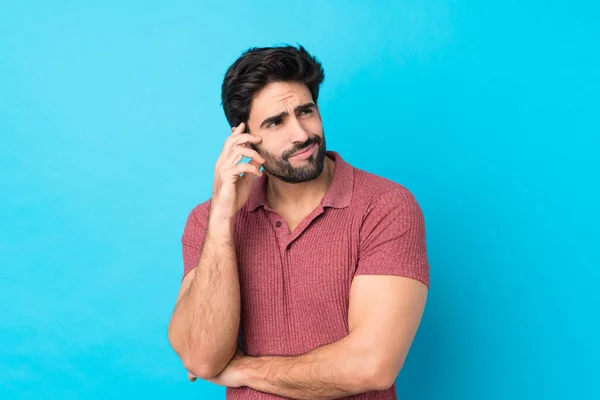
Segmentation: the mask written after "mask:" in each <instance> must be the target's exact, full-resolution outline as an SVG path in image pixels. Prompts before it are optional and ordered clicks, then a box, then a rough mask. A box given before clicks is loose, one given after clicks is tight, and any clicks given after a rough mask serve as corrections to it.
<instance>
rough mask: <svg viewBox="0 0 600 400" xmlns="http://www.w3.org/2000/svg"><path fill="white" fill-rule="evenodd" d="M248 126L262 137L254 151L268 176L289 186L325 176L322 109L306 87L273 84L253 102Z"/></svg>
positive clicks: (296, 84) (283, 83) (253, 146)
mask: <svg viewBox="0 0 600 400" xmlns="http://www.w3.org/2000/svg"><path fill="white" fill-rule="evenodd" d="M247 125H248V128H249V130H250V132H251V133H252V134H254V135H257V136H260V137H262V142H261V144H260V145H252V148H253V149H254V150H256V151H257V152H258V154H260V155H261V156H262V157H263V158H264V159H265V163H264V165H263V168H264V169H265V171H266V172H268V173H269V174H271V175H273V176H275V177H277V178H279V179H281V180H282V181H284V182H287V183H300V182H307V181H310V180H313V179H315V178H317V177H318V176H320V175H321V172H322V171H323V164H324V161H325V150H326V147H325V136H324V134H323V125H322V123H321V115H320V112H319V108H318V107H317V106H316V105H315V104H314V102H313V99H312V95H311V94H310V91H309V90H308V88H307V87H306V86H305V85H303V84H300V83H296V82H272V83H269V84H268V85H267V86H265V87H264V88H263V89H262V90H261V91H260V92H258V93H257V94H256V95H255V96H254V98H253V99H252V103H251V105H250V117H249V118H248V123H247ZM303 152H306V153H304V154H302V153H303Z"/></svg>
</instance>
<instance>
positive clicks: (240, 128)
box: [231, 122, 246, 136]
mask: <svg viewBox="0 0 600 400" xmlns="http://www.w3.org/2000/svg"><path fill="white" fill-rule="evenodd" d="M245 128H246V124H245V123H243V122H242V123H241V124H239V125H238V126H236V127H235V128H234V129H233V132H232V133H231V135H232V136H235V135H239V134H240V133H243V132H244V129H245Z"/></svg>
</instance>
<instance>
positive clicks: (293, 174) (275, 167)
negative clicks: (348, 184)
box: [251, 133, 326, 183]
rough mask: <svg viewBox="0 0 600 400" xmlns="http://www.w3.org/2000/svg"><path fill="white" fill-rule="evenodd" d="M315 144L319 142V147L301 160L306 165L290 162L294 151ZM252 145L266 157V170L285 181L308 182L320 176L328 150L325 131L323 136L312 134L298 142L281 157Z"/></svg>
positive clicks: (264, 166)
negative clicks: (304, 140) (295, 164)
mask: <svg viewBox="0 0 600 400" xmlns="http://www.w3.org/2000/svg"><path fill="white" fill-rule="evenodd" d="M313 144H317V149H316V151H315V152H314V153H312V154H311V155H310V156H309V157H308V158H306V159H304V160H302V161H301V162H302V163H303V164H304V165H302V166H294V165H292V163H290V161H289V159H290V157H291V156H292V155H293V154H294V153H297V152H299V151H301V150H303V149H306V148H308V147H310V146H312V145H313ZM251 147H252V149H254V150H255V151H256V152H257V153H258V154H260V155H261V156H262V157H263V158H264V159H265V163H264V164H263V168H264V170H265V171H266V172H268V173H269V174H271V175H273V176H274V177H276V178H278V179H281V180H282V181H283V182H286V183H301V182H308V181H312V180H313V179H316V178H318V177H319V176H320V175H321V173H322V172H323V166H324V164H325V151H326V144H325V133H323V138H321V137H319V136H312V137H310V138H309V139H308V140H307V141H306V142H304V143H300V144H297V145H296V146H294V147H293V148H291V149H289V150H287V151H286V152H284V153H283V154H282V155H281V157H277V156H276V155H274V154H272V153H269V152H267V151H264V150H262V149H261V148H260V147H259V146H257V145H255V144H252V145H251Z"/></svg>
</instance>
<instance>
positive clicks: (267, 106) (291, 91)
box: [250, 82, 313, 119]
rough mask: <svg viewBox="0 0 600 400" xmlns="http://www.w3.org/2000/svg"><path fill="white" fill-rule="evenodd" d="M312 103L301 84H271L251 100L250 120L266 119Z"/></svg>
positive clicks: (307, 91) (308, 92)
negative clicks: (288, 109) (290, 108)
mask: <svg viewBox="0 0 600 400" xmlns="http://www.w3.org/2000/svg"><path fill="white" fill-rule="evenodd" d="M312 101H313V98H312V95H311V94H310V90H308V87H306V85H304V84H302V83H298V82H271V83H269V84H268V85H267V86H265V87H264V88H263V89H262V90H261V91H260V92H258V93H256V94H255V95H254V97H253V98H252V104H251V105H250V118H251V119H253V118H261V117H268V116H270V115H272V114H277V113H279V112H282V111H286V110H287V108H289V107H292V108H293V107H295V106H298V105H300V104H305V103H308V102H312Z"/></svg>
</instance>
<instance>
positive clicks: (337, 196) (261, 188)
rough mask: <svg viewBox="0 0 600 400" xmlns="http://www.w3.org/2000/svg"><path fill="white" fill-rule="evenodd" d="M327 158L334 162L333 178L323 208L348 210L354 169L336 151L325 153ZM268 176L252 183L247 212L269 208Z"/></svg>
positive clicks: (323, 200) (322, 201)
mask: <svg viewBox="0 0 600 400" xmlns="http://www.w3.org/2000/svg"><path fill="white" fill-rule="evenodd" d="M325 156H326V157H329V158H330V159H332V160H333V161H334V166H333V176H332V178H331V182H330V183H329V188H328V189H327V193H325V196H323V199H322V200H321V205H322V206H323V207H333V208H346V207H348V206H349V205H350V202H351V200H352V191H353V189H354V168H353V167H352V165H350V164H348V163H347V162H345V161H344V160H343V159H342V157H341V156H340V155H339V154H338V153H337V152H335V151H327V152H325ZM267 180H268V176H267V174H263V176H261V177H260V178H257V179H255V180H254V182H253V183H252V188H251V189H250V197H249V198H248V203H247V206H248V207H247V209H246V210H247V211H248V212H253V211H256V209H257V208H258V207H260V206H262V207H263V208H264V207H267V206H268V205H267V192H266V188H267Z"/></svg>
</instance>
